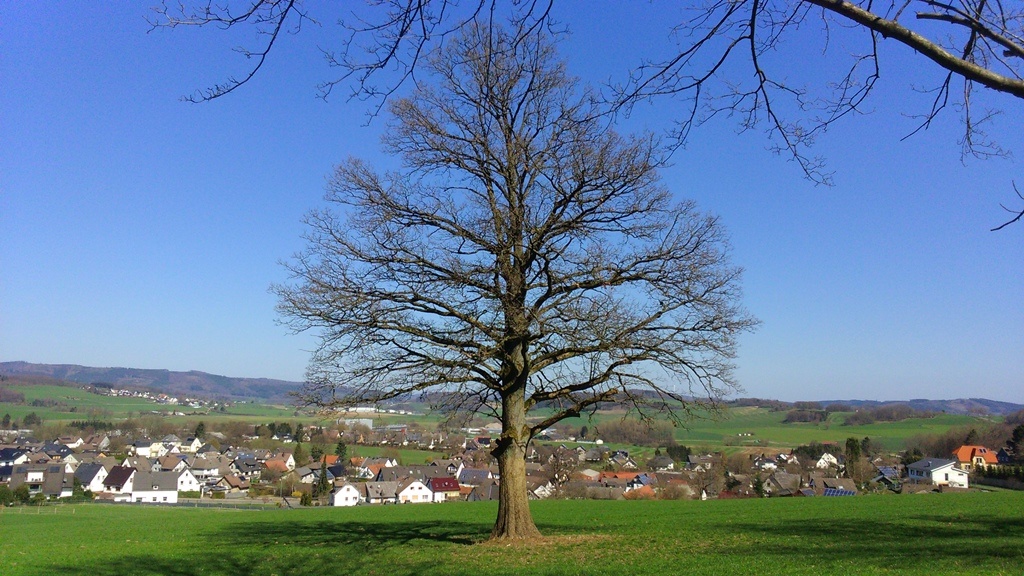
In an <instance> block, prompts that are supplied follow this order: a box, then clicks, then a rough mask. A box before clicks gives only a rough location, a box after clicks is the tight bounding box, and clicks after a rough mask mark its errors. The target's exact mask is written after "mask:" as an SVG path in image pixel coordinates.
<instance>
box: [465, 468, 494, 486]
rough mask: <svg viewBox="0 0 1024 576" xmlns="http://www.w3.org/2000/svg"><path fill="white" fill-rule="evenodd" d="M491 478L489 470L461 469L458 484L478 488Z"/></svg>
mask: <svg viewBox="0 0 1024 576" xmlns="http://www.w3.org/2000/svg"><path fill="white" fill-rule="evenodd" d="M491 476H493V475H492V474H491V471H490V470H486V469H479V468H463V469H462V473H460V474H459V484H465V485H468V486H478V485H480V484H482V483H483V482H484V481H485V480H487V479H489V478H491Z"/></svg>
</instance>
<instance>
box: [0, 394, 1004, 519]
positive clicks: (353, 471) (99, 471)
mask: <svg viewBox="0 0 1024 576" xmlns="http://www.w3.org/2000/svg"><path fill="white" fill-rule="evenodd" d="M361 415H364V416H365V415H367V414H365V413H363V414H361ZM492 427H493V426H492ZM203 428H204V425H202V424H201V425H200V426H199V427H198V428H197V429H196V430H195V431H194V432H196V433H195V434H192V435H185V434H182V435H181V436H179V435H177V434H166V435H163V436H161V437H160V438H159V439H148V438H138V439H135V438H130V437H125V436H124V435H123V434H121V431H120V430H113V431H110V432H109V433H106V432H99V433H93V434H88V435H85V436H84V437H83V436H78V435H64V436H61V437H59V438H53V439H47V440H40V439H37V438H34V437H32V436H31V435H28V434H26V433H29V432H31V431H30V430H9V431H0V440H2V442H0V502H2V503H3V504H5V505H11V504H15V503H26V504H28V503H34V504H42V503H46V502H54V501H62V500H64V501H66V500H71V501H83V500H96V501H100V502H113V503H133V504H164V505H173V504H186V503H196V502H207V503H210V504H215V503H222V504H224V505H229V504H230V503H232V502H249V503H253V504H257V503H259V504H263V505H278V506H285V507H296V506H302V505H307V506H311V505H316V506H326V505H330V506H355V505H363V504H369V505H372V504H404V503H440V502H452V501H481V500H496V499H497V498H498V485H499V484H500V482H501V478H500V475H499V473H498V467H497V465H496V463H495V462H494V461H493V459H492V457H491V455H490V450H491V449H492V443H493V441H494V436H496V435H497V434H496V432H497V431H496V430H489V429H461V430H458V431H454V432H447V433H442V432H426V431H421V430H417V429H416V428H417V427H415V426H414V427H410V426H406V425H396V424H391V425H387V426H380V427H376V428H374V427H373V426H372V420H370V419H368V418H360V419H354V420H346V421H342V422H341V423H340V424H339V425H338V426H336V427H332V428H329V429H325V428H308V429H303V428H302V427H301V426H300V425H296V426H295V428H294V429H292V427H291V426H290V425H288V424H284V423H282V424H280V425H278V424H270V425H269V426H250V427H248V428H247V430H246V433H245V434H243V435H242V436H241V437H240V438H236V439H237V440H239V442H237V443H234V442H228V441H229V440H230V439H229V437H228V436H227V435H225V434H222V433H219V432H215V431H211V432H209V433H206V432H205V430H204V429H203ZM268 435H269V437H268ZM541 438H542V439H535V441H534V442H532V443H531V447H530V448H529V451H528V454H527V464H526V469H527V481H528V490H529V497H530V498H531V499H546V498H567V499H601V500H617V499H665V500H677V499H699V500H707V499H719V498H722V499H724V498H756V497H791V496H795V497H807V496H824V497H835V496H854V495H858V494H871V493H903V494H908V493H920V492H944V491H963V490H967V489H969V488H970V487H971V485H972V479H973V478H981V477H983V476H992V475H993V474H991V472H992V471H993V470H1000V469H1003V470H1009V471H1011V472H1010V473H1009V474H1003V476H1009V477H1010V478H1011V480H1012V479H1013V475H1014V472H1013V471H1016V474H1017V475H1019V467H1018V468H1014V467H1013V463H1014V462H1015V459H1014V454H1013V453H1012V451H1011V450H1010V449H1008V448H1006V447H1004V448H1001V449H999V450H993V449H989V448H986V447H984V446H977V445H963V446H961V447H959V448H958V449H957V450H955V451H954V452H953V453H951V454H947V455H937V456H935V457H931V456H928V457H921V458H917V459H914V460H913V461H907V460H906V455H904V456H903V457H902V458H901V457H899V456H896V455H888V456H886V455H877V456H869V455H864V456H857V457H856V461H848V459H847V457H846V455H845V454H844V452H843V451H842V450H840V449H839V447H838V446H835V445H817V444H815V445H812V446H805V447H801V448H800V449H794V450H788V451H783V452H775V453H768V452H764V453H761V454H758V455H754V454H749V453H735V454H730V455H728V456H727V455H725V454H723V453H721V452H718V453H710V452H704V453H701V452H691V451H690V450H689V449H687V448H685V447H682V446H671V447H665V452H664V453H663V452H662V450H661V449H658V450H656V451H655V453H654V456H653V457H649V458H646V459H643V460H642V461H637V459H635V458H634V457H632V456H631V455H630V451H629V450H628V449H623V448H610V447H608V446H606V445H605V444H604V443H603V442H602V441H601V440H600V439H594V440H590V441H582V440H578V439H577V438H575V437H570V438H561V437H560V435H559V434H558V433H556V432H554V431H552V433H551V434H550V435H547V434H546V435H543V436H542V437H541ZM851 440H852V439H851ZM268 443H271V444H274V445H275V447H273V448H266V447H256V446H257V445H262V446H265V445H267V444H268ZM350 447H351V448H350ZM398 448H401V449H416V450H423V451H429V452H427V453H429V454H436V456H437V457H436V458H429V459H427V460H425V461H423V462H421V463H413V462H402V461H400V458H399V456H398V455H399V451H398ZM847 448H849V447H847ZM815 450H817V452H815ZM350 451H351V452H356V451H359V452H362V453H374V454H377V455H375V456H370V457H367V456H352V455H350V454H349V453H350ZM985 482H986V483H989V484H991V483H992V482H993V481H992V479H991V478H985Z"/></svg>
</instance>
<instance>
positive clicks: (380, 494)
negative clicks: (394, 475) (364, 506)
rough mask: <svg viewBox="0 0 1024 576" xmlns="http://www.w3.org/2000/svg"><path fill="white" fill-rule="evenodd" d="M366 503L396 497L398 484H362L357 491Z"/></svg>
mask: <svg viewBox="0 0 1024 576" xmlns="http://www.w3.org/2000/svg"><path fill="white" fill-rule="evenodd" d="M359 491H360V492H361V493H362V495H363V498H365V499H366V501H370V500H378V499H382V498H383V499H388V498H390V499H392V500H394V499H395V498H397V497H398V482H364V483H363V484H361V485H360V490H359Z"/></svg>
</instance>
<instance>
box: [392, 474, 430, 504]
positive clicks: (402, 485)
mask: <svg viewBox="0 0 1024 576" xmlns="http://www.w3.org/2000/svg"><path fill="white" fill-rule="evenodd" d="M395 493H396V494H397V495H398V501H399V502H400V503H402V504H422V503H427V502H432V501H433V500H434V493H433V492H431V491H430V489H429V488H427V486H426V485H425V484H423V482H421V481H419V480H415V479H413V478H406V479H405V480H403V481H402V482H399V483H398V489H397V490H396V491H395Z"/></svg>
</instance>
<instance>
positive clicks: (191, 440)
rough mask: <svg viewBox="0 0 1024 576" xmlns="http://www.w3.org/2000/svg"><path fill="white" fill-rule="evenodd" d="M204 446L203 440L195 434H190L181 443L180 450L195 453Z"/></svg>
mask: <svg viewBox="0 0 1024 576" xmlns="http://www.w3.org/2000/svg"><path fill="white" fill-rule="evenodd" d="M202 446H203V442H202V440H200V439H199V438H196V437H195V436H189V437H188V438H186V439H185V441H184V442H182V443H181V447H180V450H181V451H182V452H185V453H186V454H195V453H196V452H197V451H198V450H199V449H200V448H201V447H202Z"/></svg>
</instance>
